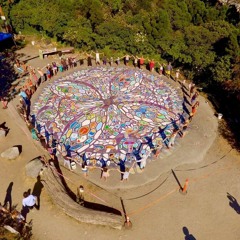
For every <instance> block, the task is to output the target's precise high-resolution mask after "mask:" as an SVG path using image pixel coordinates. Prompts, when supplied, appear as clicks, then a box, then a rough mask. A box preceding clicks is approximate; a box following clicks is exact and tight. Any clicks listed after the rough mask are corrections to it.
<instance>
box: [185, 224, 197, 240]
mask: <svg viewBox="0 0 240 240" xmlns="http://www.w3.org/2000/svg"><path fill="white" fill-rule="evenodd" d="M183 233H184V234H185V238H184V239H185V240H196V238H195V237H194V236H193V235H192V234H190V233H189V230H188V229H187V227H183Z"/></svg>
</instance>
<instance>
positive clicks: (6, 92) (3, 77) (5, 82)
mask: <svg viewBox="0 0 240 240" xmlns="http://www.w3.org/2000/svg"><path fill="white" fill-rule="evenodd" d="M15 50H16V48H12V49H11V50H10V49H8V50H5V51H4V52H0V65H1V67H0V97H6V98H7V99H9V100H10V99H12V98H14V97H15V95H16V94H17V93H18V92H17V90H16V89H15V86H14V85H12V83H13V82H14V81H15V80H16V79H18V78H20V77H22V75H21V74H20V73H17V72H16V71H15V68H14V63H15V62H16V60H17V59H18V58H19V57H21V54H17V53H16V52H15Z"/></svg>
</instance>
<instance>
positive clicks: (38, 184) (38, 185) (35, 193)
mask: <svg viewBox="0 0 240 240" xmlns="http://www.w3.org/2000/svg"><path fill="white" fill-rule="evenodd" d="M43 187H44V185H43V184H42V182H41V177H40V176H38V177H37V182H36V183H35V184H34V187H33V190H32V195H33V196H36V197H37V208H38V210H39V209H40V195H41V193H42V189H43Z"/></svg>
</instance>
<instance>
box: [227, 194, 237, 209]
mask: <svg viewBox="0 0 240 240" xmlns="http://www.w3.org/2000/svg"><path fill="white" fill-rule="evenodd" d="M227 197H228V199H229V206H230V207H232V208H233V209H234V210H235V211H236V213H237V214H240V205H239V203H238V202H237V200H236V198H235V197H233V196H232V195H231V194H230V193H228V192H227Z"/></svg>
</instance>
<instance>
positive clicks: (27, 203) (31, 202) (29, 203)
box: [22, 192, 37, 208]
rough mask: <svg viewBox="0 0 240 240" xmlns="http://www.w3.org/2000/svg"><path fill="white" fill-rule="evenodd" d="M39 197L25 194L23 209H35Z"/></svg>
mask: <svg viewBox="0 0 240 240" xmlns="http://www.w3.org/2000/svg"><path fill="white" fill-rule="evenodd" d="M36 201H37V197H35V196H33V195H32V194H29V193H28V192H24V193H23V200H22V205H23V207H29V208H31V207H34V206H35V205H36Z"/></svg>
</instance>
